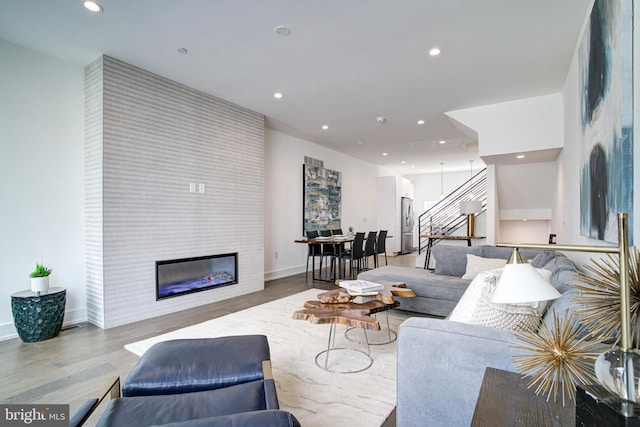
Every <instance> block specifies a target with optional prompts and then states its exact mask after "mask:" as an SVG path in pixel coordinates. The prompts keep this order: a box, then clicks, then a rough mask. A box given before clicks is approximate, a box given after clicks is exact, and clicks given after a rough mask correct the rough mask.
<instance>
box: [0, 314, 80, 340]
mask: <svg viewBox="0 0 640 427" xmlns="http://www.w3.org/2000/svg"><path fill="white" fill-rule="evenodd" d="M86 321H87V310H86V309H85V308H77V309H75V310H68V311H65V312H64V322H63V323H62V327H65V326H70V325H75V324H77V323H82V322H86ZM13 338H18V333H17V332H16V328H15V326H14V325H13V322H9V323H4V324H2V325H0V341H6V340H10V339H13Z"/></svg>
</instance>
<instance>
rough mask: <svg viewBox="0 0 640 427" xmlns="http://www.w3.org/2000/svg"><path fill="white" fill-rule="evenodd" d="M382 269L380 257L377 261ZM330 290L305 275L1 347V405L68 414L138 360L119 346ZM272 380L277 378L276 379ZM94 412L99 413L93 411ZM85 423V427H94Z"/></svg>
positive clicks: (402, 259) (407, 259)
mask: <svg viewBox="0 0 640 427" xmlns="http://www.w3.org/2000/svg"><path fill="white" fill-rule="evenodd" d="M415 255H416V254H415V253H414V254H409V255H400V256H393V257H391V256H390V257H388V260H389V265H399V266H411V267H413V266H414V265H415ZM380 260H381V262H382V264H384V256H382V257H381V258H380ZM332 286H333V285H331V284H328V283H322V282H317V281H316V282H312V281H311V276H309V280H308V281H305V277H304V274H298V275H295V276H291V277H287V278H284V279H277V280H273V281H270V282H266V283H265V289H264V290H263V291H259V292H254V293H251V294H248V295H244V296H240V297H236V298H232V299H228V300H225V301H220V302H216V303H212V304H208V305H204V306H201V307H196V308H192V309H189V310H185V311H181V312H177V313H173V314H168V315H164V316H161V317H156V318H153V319H148V320H143V321H140V322H136V323H132V324H129V325H125V326H120V327H117V328H112V329H108V330H103V329H100V328H98V327H96V326H94V325H92V324H89V323H81V324H79V325H74V326H71V327H68V328H64V329H63V330H62V331H61V332H60V335H59V336H58V337H56V338H53V339H50V340H47V341H42V342H38V343H30V344H25V343H23V342H21V341H20V339H18V338H15V339H12V340H7V341H1V342H0V384H1V386H0V402H2V403H45V404H54V403H65V404H67V403H68V404H70V405H71V408H70V409H71V413H73V412H74V411H75V409H77V407H78V405H80V404H81V403H82V402H83V401H84V400H85V399H87V398H89V397H93V396H95V395H96V393H97V392H98V391H99V390H100V388H101V387H102V386H103V385H104V384H106V383H107V381H108V380H109V378H111V377H113V376H120V378H121V380H124V379H125V378H126V377H127V375H128V373H129V371H130V370H131V368H132V367H133V366H134V364H135V363H136V361H137V360H138V357H137V356H136V355H134V354H133V353H130V352H129V351H127V350H125V349H124V345H125V344H128V343H131V342H135V341H138V340H141V339H145V338H149V337H153V336H156V335H159V334H163V333H166V332H169V331H172V330H175V329H179V328H183V327H185V326H189V325H193V324H197V323H200V322H204V321H206V320H209V319H214V318H217V317H220V316H224V315H226V314H229V313H233V312H236V311H240V310H244V309H246V308H249V307H252V306H255V305H258V304H262V303H265V302H269V301H273V300H276V299H278V298H282V297H285V296H288V295H292V294H295V293H298V292H302V291H305V290H307V289H310V288H313V287H315V288H323V289H329V288H330V287H332ZM276 381H277V379H276ZM97 413H98V414H99V413H101V409H98V411H97ZM94 422H95V420H93V419H92V420H90V421H89V423H88V424H87V425H93V423H94Z"/></svg>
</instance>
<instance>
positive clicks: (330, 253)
mask: <svg viewBox="0 0 640 427" xmlns="http://www.w3.org/2000/svg"><path fill="white" fill-rule="evenodd" d="M320 236H321V237H331V231H330V230H320ZM335 256H336V248H335V246H334V245H333V244H332V243H331V244H329V243H323V244H322V253H321V256H320V271H322V263H323V261H324V259H325V258H327V257H329V274H333V266H334V264H335V262H334V261H335V259H334V257H335Z"/></svg>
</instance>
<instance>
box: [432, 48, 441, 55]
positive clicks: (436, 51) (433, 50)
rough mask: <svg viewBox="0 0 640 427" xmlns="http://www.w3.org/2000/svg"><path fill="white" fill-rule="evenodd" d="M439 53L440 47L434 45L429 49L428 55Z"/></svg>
mask: <svg viewBox="0 0 640 427" xmlns="http://www.w3.org/2000/svg"><path fill="white" fill-rule="evenodd" d="M441 53H442V51H441V50H440V48H438V47H434V48H432V49H431V50H430V51H429V56H438V55H440V54H441Z"/></svg>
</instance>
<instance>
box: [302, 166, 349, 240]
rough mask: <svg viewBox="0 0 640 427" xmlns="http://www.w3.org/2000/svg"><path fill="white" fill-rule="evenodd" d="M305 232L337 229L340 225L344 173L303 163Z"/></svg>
mask: <svg viewBox="0 0 640 427" xmlns="http://www.w3.org/2000/svg"><path fill="white" fill-rule="evenodd" d="M303 174H304V176H303V182H304V184H303V185H304V207H303V209H304V212H303V215H304V221H303V230H302V231H303V234H305V235H306V232H307V231H309V230H335V229H338V228H341V226H340V195H341V189H342V178H341V176H342V174H341V173H340V172H336V171H333V170H330V169H325V168H322V167H319V166H312V165H307V164H305V165H303Z"/></svg>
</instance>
